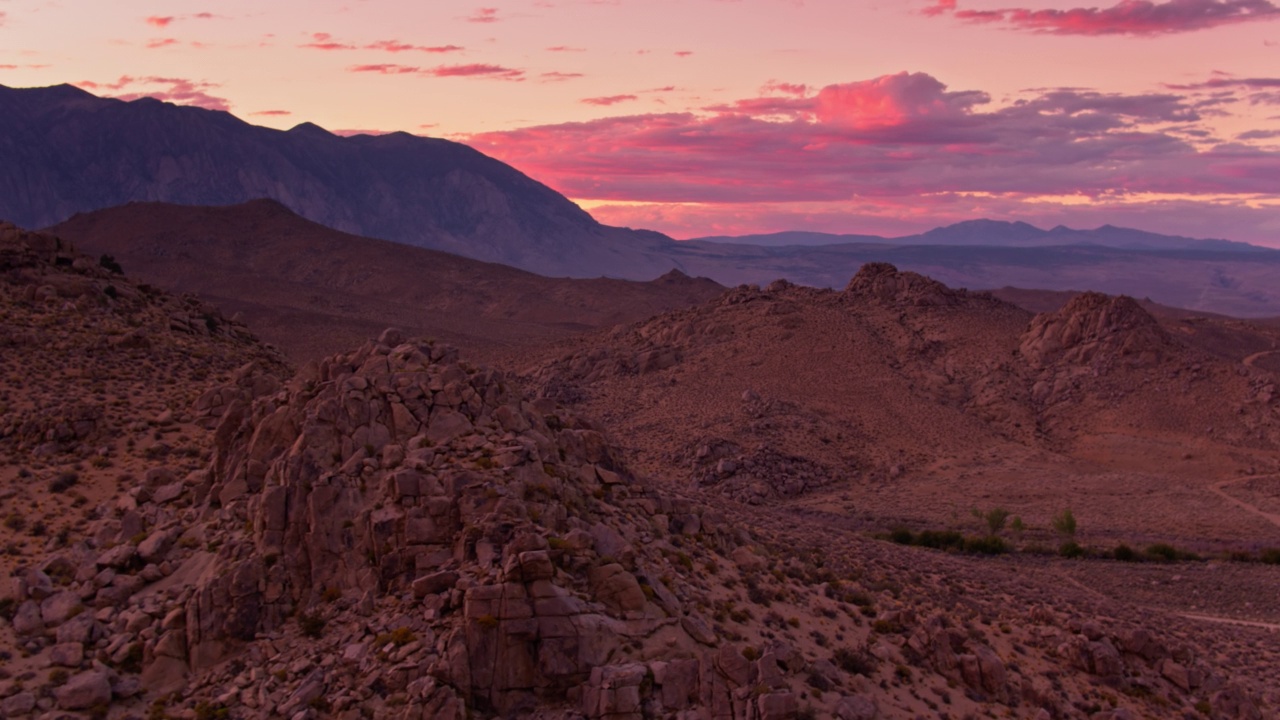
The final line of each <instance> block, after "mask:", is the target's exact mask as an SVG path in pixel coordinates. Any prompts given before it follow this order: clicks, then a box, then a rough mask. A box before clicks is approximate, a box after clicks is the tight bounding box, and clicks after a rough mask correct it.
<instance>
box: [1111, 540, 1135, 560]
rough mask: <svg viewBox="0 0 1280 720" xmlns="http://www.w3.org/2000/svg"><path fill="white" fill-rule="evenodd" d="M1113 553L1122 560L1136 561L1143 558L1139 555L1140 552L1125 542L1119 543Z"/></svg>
mask: <svg viewBox="0 0 1280 720" xmlns="http://www.w3.org/2000/svg"><path fill="white" fill-rule="evenodd" d="M1112 554H1113V555H1114V556H1115V558H1116V559H1117V560H1119V561H1120V562H1134V561H1137V560H1141V558H1139V557H1138V553H1137V552H1135V551H1134V549H1133V548H1131V547H1129V546H1128V545H1125V544H1124V543H1120V544H1119V545H1117V546H1116V549H1115V550H1114V551H1113V552H1112Z"/></svg>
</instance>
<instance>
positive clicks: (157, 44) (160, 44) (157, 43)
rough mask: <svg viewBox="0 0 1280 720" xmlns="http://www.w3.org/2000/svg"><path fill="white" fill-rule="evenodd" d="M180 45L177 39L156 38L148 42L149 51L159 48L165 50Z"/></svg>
mask: <svg viewBox="0 0 1280 720" xmlns="http://www.w3.org/2000/svg"><path fill="white" fill-rule="evenodd" d="M178 44H179V42H178V39H177V38H155V39H152V40H148V41H147V49H149V50H155V49H157V48H164V47H169V46H171V45H178Z"/></svg>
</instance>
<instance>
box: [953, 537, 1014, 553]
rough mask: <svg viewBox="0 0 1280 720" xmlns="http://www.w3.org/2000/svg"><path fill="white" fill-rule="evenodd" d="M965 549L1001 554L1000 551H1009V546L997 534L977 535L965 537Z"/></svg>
mask: <svg viewBox="0 0 1280 720" xmlns="http://www.w3.org/2000/svg"><path fill="white" fill-rule="evenodd" d="M964 551H965V552H970V553H976V554H978V555H999V554H1000V553H1004V552H1008V551H1009V546H1007V545H1005V543H1004V539H1003V538H1000V537H998V536H996V535H987V536H985V537H977V536H975V537H969V538H965V540H964Z"/></svg>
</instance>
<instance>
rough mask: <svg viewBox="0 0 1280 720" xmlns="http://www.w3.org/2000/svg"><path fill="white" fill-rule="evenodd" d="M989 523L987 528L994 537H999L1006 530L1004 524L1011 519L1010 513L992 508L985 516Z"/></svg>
mask: <svg viewBox="0 0 1280 720" xmlns="http://www.w3.org/2000/svg"><path fill="white" fill-rule="evenodd" d="M983 518H984V519H985V520H986V521H987V528H988V529H989V530H991V534H992V535H999V534H1000V531H1001V530H1003V529H1004V524H1005V522H1006V521H1008V519H1009V511H1008V510H1005V509H1004V508H992V509H990V510H988V511H987V514H986V515H985V516H983Z"/></svg>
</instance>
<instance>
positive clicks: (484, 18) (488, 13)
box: [467, 7, 498, 23]
mask: <svg viewBox="0 0 1280 720" xmlns="http://www.w3.org/2000/svg"><path fill="white" fill-rule="evenodd" d="M467 22H473V23H492V22H498V8H488V7H486V8H479V9H477V10H476V11H475V12H474V13H472V14H471V16H470V17H468V18H467Z"/></svg>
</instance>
